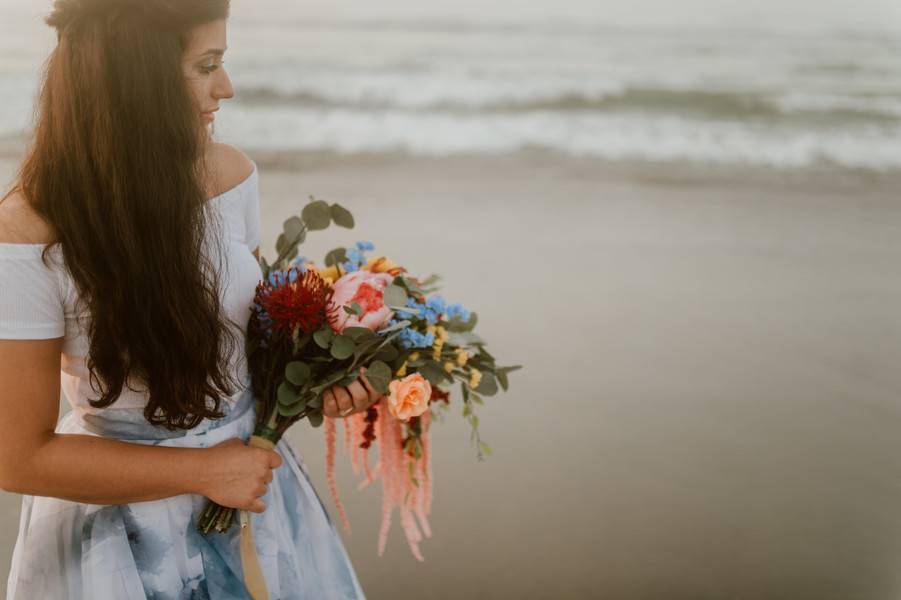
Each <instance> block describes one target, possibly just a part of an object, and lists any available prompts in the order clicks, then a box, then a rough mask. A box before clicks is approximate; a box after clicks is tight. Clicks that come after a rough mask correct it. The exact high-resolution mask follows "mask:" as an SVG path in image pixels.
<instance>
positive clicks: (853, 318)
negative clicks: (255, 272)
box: [0, 154, 901, 600]
mask: <svg viewBox="0 0 901 600" xmlns="http://www.w3.org/2000/svg"><path fill="white" fill-rule="evenodd" d="M254 158H255V159H257V161H258V164H259V165H260V170H261V180H260V181H261V183H260V185H261V194H262V196H261V197H262V210H263V215H264V223H263V240H264V241H263V245H262V249H263V253H264V254H266V255H268V256H270V257H271V256H272V255H273V250H272V249H273V247H274V240H275V237H276V236H277V234H278V232H279V230H280V224H281V222H282V221H283V220H284V219H286V218H287V217H288V216H290V215H292V214H295V213H299V211H300V209H301V208H302V206H303V204H304V203H305V202H306V200H307V198H308V196H309V195H311V194H312V195H315V196H316V197H317V198H322V199H325V200H328V201H331V202H340V203H342V204H343V205H344V206H346V207H347V208H349V209H350V210H351V211H352V212H353V214H354V216H355V217H356V221H357V229H356V230H355V231H346V230H340V229H335V230H329V231H326V232H321V233H320V232H317V233H314V234H311V235H310V237H309V240H308V242H307V244H306V245H305V247H304V250H303V254H304V255H306V256H310V257H313V258H315V259H316V260H322V257H323V256H324V254H325V252H326V251H328V250H330V249H331V248H333V247H335V246H337V245H344V244H352V243H353V242H355V241H357V240H361V239H363V240H371V241H373V242H375V243H376V245H377V250H378V251H379V252H383V253H386V254H388V255H390V256H391V257H392V258H394V259H395V260H397V261H399V262H401V263H404V264H405V265H406V266H407V267H408V268H409V269H410V270H411V271H413V272H414V273H422V274H427V273H430V272H436V273H439V274H441V275H442V276H443V278H444V282H443V285H444V289H443V291H444V295H445V297H447V298H448V299H450V300H456V301H461V302H463V303H464V304H466V305H467V306H468V307H469V308H471V309H472V310H474V311H476V312H477V313H478V315H479V319H480V324H479V332H480V333H481V334H482V335H483V336H484V337H485V338H486V339H487V340H488V341H489V349H490V350H491V351H492V353H493V354H495V355H496V356H497V357H498V359H499V361H500V362H502V363H505V364H514V363H517V364H519V363H521V364H524V365H525V369H524V370H523V371H520V372H517V373H515V374H514V375H513V376H512V377H511V380H512V381H511V390H510V392H509V393H507V394H502V395H499V396H497V397H494V398H490V399H488V402H487V404H486V405H485V406H484V407H480V410H479V411H478V414H479V416H480V419H481V428H480V429H481V434H482V437H483V439H484V440H485V441H487V442H488V443H489V444H490V445H491V446H492V448H493V449H494V455H493V456H491V457H490V458H489V459H488V460H487V461H486V462H484V463H478V462H477V461H476V458H475V454H476V453H475V449H474V448H472V447H471V446H470V445H469V430H468V425H467V424H465V423H464V422H463V419H462V418H461V417H460V403H459V398H458V397H457V396H456V395H455V396H454V398H453V408H452V410H451V411H450V413H448V414H447V416H446V418H445V420H444V423H439V424H436V425H435V427H434V429H433V446H434V449H435V457H434V463H433V467H434V478H435V488H434V490H435V501H434V506H433V513H432V517H431V525H432V529H433V532H434V535H433V538H432V539H430V540H426V541H424V542H423V544H422V551H423V553H424V555H425V557H426V561H425V562H424V563H418V562H417V561H416V560H415V559H413V558H412V556H411V555H410V553H409V551H408V550H407V548H406V544H405V541H404V539H403V535H402V533H401V530H400V528H399V526H398V524H397V522H396V518H395V525H394V527H393V528H392V531H391V535H390V537H389V543H388V548H387V551H386V553H385V555H384V556H383V557H381V558H379V557H377V556H376V543H377V537H378V526H379V521H380V499H381V494H380V488H378V487H377V486H374V487H371V488H369V489H366V490H364V491H362V492H358V491H356V485H355V478H354V476H353V474H352V473H351V470H350V468H349V461H348V460H347V457H346V456H344V455H343V454H339V460H338V464H339V470H338V480H339V486H340V488H341V490H342V492H343V500H344V502H345V505H346V506H347V510H348V514H349V515H350V519H351V521H352V524H353V526H354V529H353V533H352V535H346V534H342V535H343V537H344V539H345V541H346V545H347V548H348V551H349V553H350V555H351V559H352V560H353V563H354V565H355V567H356V569H357V573H358V575H359V577H360V580H361V582H362V584H363V587H364V589H365V590H366V592H367V595H368V597H369V598H371V599H374V600H381V599H388V598H410V599H414V598H415V599H423V600H427V599H458V598H467V599H498V600H500V599H505V600H506V599H508V598H520V599H533V598H534V599H539V598H540V599H543V598H554V599H557V598H579V599H582V598H623V599H629V600H631V599H662V600H678V599H682V598H685V599H692V600H702V599H720V598H754V599H756V598H767V599H781V598H785V599H791V600H798V599H807V598H810V599H816V600H825V599H829V598H835V599H847V598H855V599H861V600H866V599H884V598H894V597H898V596H899V594H901V568H899V566H901V369H899V368H898V365H899V364H901V308H899V307H901V280H899V277H898V265H899V264H901V241H899V240H901V203H899V201H898V197H897V190H898V186H897V184H898V178H897V177H896V176H887V175H886V176H876V175H872V174H867V173H845V174H836V173H832V172H829V171H821V172H803V173H801V172H797V173H778V172H767V171H738V170H734V169H726V168H719V169H711V168H709V167H702V166H694V167H692V166H681V167H680V166H666V167H661V166H659V165H658V166H652V165H635V164H633V165H609V164H601V163H598V162H597V161H591V160H581V159H564V158H561V157H559V156H550V155H544V154H520V155H514V156H502V157H478V158H474V157H460V158H434V159H429V158H411V157H405V156H380V157H373V156H370V157H351V158H347V157H338V156H323V155H315V156H314V155H311V156H307V157H299V158H298V157H294V158H292V159H291V161H281V162H280V161H278V160H274V159H272V158H271V157H265V156H262V155H254ZM3 169H4V170H2V171H0V175H3V176H4V179H3V180H5V176H6V175H7V174H8V173H9V172H10V171H9V169H10V163H8V162H7V163H5V166H4V167H3ZM290 439H291V440H292V442H293V443H294V444H295V445H296V447H297V448H298V449H299V450H300V453H301V454H302V456H303V457H304V460H305V462H306V464H307V465H308V467H309V469H310V471H311V475H312V477H313V480H314V484H315V485H316V487H317V489H318V490H319V491H320V494H321V496H322V498H323V501H324V502H325V504H326V506H327V507H328V509H329V511H330V513H331V514H332V515H333V516H334V517H335V522H336V526H337V523H338V521H337V513H336V511H335V510H334V506H333V504H332V502H331V499H330V497H329V494H328V490H327V487H326V485H325V477H324V459H323V455H324V452H323V446H324V444H323V435H322V431H320V430H313V429H312V428H310V427H309V426H308V425H307V424H306V423H301V424H299V425H297V426H296V427H295V429H294V430H293V431H292V432H291V433H290ZM19 501H20V499H19V497H18V496H16V495H13V494H8V493H4V494H0V505H2V506H3V507H4V509H5V510H3V511H0V515H2V516H0V518H2V519H3V523H2V526H3V527H2V540H0V563H2V565H3V566H2V573H0V574H3V575H5V573H6V569H7V568H8V564H9V560H10V555H11V552H12V546H13V543H14V540H15V533H16V525H17V523H18V510H19Z"/></svg>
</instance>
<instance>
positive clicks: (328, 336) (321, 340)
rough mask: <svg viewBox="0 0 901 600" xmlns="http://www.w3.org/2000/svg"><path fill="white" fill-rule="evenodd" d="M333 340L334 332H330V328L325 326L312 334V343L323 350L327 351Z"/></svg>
mask: <svg viewBox="0 0 901 600" xmlns="http://www.w3.org/2000/svg"><path fill="white" fill-rule="evenodd" d="M333 339H335V332H334V331H332V328H331V327H330V326H329V325H327V324H326V325H323V327H322V329H320V330H319V331H317V332H316V333H314V334H313V341H315V342H316V345H317V346H319V347H320V348H322V349H323V350H327V349H328V347H329V346H330V345H331V344H332V340H333Z"/></svg>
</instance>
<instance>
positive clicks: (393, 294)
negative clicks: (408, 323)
mask: <svg viewBox="0 0 901 600" xmlns="http://www.w3.org/2000/svg"><path fill="white" fill-rule="evenodd" d="M384 302H385V304H387V305H388V306H404V305H406V304H407V292H405V291H404V288H402V287H400V286H399V285H394V284H392V285H389V286H388V287H386V288H385V294H384Z"/></svg>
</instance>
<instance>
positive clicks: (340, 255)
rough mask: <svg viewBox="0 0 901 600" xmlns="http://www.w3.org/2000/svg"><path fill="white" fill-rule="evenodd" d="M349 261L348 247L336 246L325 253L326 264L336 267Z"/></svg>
mask: <svg viewBox="0 0 901 600" xmlns="http://www.w3.org/2000/svg"><path fill="white" fill-rule="evenodd" d="M345 262H347V248H335V249H334V250H332V251H331V252H329V253H328V254H326V255H325V266H326V267H336V266H338V265H340V264H342V263H345Z"/></svg>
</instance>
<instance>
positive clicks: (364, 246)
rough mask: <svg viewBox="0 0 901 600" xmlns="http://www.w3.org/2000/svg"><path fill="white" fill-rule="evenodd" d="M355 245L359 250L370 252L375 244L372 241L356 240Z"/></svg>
mask: <svg viewBox="0 0 901 600" xmlns="http://www.w3.org/2000/svg"><path fill="white" fill-rule="evenodd" d="M356 247H357V250H359V251H361V252H372V251H373V250H375V245H374V244H373V243H372V242H357V244H356Z"/></svg>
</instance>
